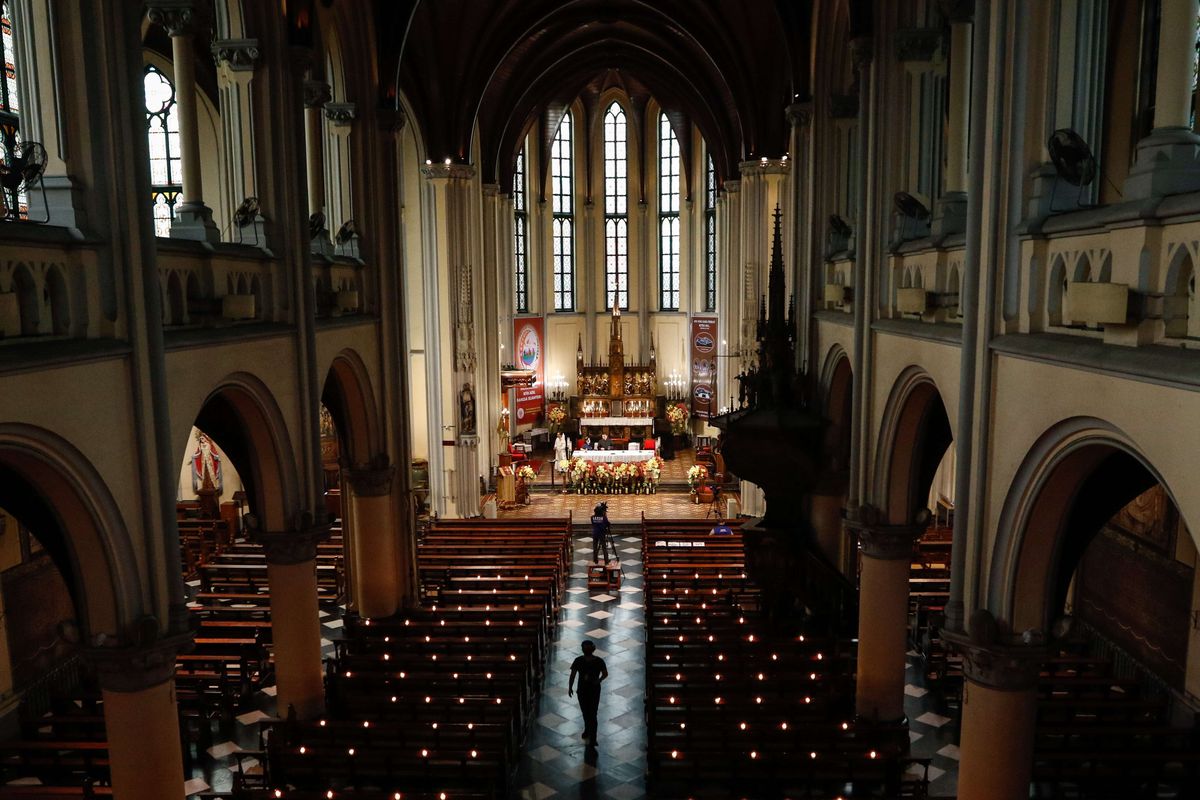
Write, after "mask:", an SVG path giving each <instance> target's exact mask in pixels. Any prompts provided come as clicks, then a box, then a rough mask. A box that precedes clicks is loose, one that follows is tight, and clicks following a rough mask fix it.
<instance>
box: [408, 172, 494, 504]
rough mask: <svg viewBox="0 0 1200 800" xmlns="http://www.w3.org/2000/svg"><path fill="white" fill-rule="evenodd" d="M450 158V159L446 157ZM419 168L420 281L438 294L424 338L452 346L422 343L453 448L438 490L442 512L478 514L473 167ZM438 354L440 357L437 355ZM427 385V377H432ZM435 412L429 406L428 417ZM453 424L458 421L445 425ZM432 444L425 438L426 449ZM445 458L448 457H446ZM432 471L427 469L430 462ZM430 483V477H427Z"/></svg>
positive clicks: (477, 251) (444, 437)
mask: <svg viewBox="0 0 1200 800" xmlns="http://www.w3.org/2000/svg"><path fill="white" fill-rule="evenodd" d="M447 161H449V159H447ZM421 171H422V173H423V174H424V175H425V177H426V178H427V179H428V180H427V184H426V186H427V188H428V194H427V198H428V199H427V206H426V207H427V209H428V211H429V218H430V221H431V225H430V228H431V229H430V231H429V233H430V239H431V241H429V242H428V243H427V247H426V250H425V252H426V258H427V264H426V284H427V286H430V287H436V290H437V294H436V296H434V297H432V298H430V301H429V302H430V305H432V304H436V308H433V307H429V306H427V312H426V324H427V326H430V327H431V328H432V329H427V331H426V342H427V343H430V342H433V341H434V340H436V341H437V345H436V347H437V348H441V347H443V346H444V347H447V348H451V350H452V353H453V358H447V357H446V356H445V355H444V354H443V355H439V354H440V353H442V351H441V350H440V349H437V350H436V352H434V348H433V347H430V346H429V345H428V344H427V348H426V358H427V359H431V360H430V363H432V364H438V365H439V366H438V367H437V369H438V370H439V371H440V374H439V379H440V382H441V392H442V394H441V397H439V398H438V402H439V403H440V406H441V411H442V415H443V426H442V429H441V430H440V431H438V434H439V435H440V438H441V441H442V443H443V447H452V448H453V462H452V463H453V465H454V466H453V477H450V476H446V475H443V476H441V477H440V480H441V482H442V492H443V493H446V490H448V489H450V488H451V486H453V491H452V493H449V494H450V496H449V497H445V496H444V495H443V499H442V501H441V503H442V509H443V515H444V516H450V517H455V516H458V517H475V516H478V515H479V511H480V509H479V497H480V495H479V481H480V478H481V476H482V474H483V470H482V469H481V465H480V463H479V421H480V420H481V419H486V415H484V414H481V413H480V411H479V407H478V402H477V401H478V399H479V398H484V399H486V398H487V397H488V393H487V392H486V391H483V390H480V389H479V387H480V386H481V383H480V374H479V357H478V353H479V338H480V332H479V327H480V324H479V323H480V320H482V318H483V314H482V311H481V308H482V305H481V304H482V302H483V299H482V292H481V291H479V290H478V288H477V287H479V286H480V285H481V278H480V275H479V264H480V262H481V260H482V259H481V250H482V248H481V246H480V243H479V236H480V232H479V229H478V227H477V226H476V225H475V220H476V219H477V218H476V217H475V215H474V209H477V203H476V201H475V200H474V199H473V198H474V197H477V195H473V191H475V182H474V178H475V169H474V168H473V167H471V166H470V165H467V164H454V163H445V164H426V165H425V167H423V168H422V170H421ZM439 359H440V360H439ZM431 382H432V381H431ZM433 414H434V412H433V410H432V409H431V410H430V415H431V417H432V415H433ZM447 422H451V423H453V422H457V424H445V423H447ZM433 446H434V442H433V441H431V442H430V447H431V448H432V447H433ZM447 460H449V459H447ZM430 466H431V468H432V466H433V464H432V459H431V464H430ZM430 479H431V481H432V480H433V479H434V476H433V475H432V472H431V475H430Z"/></svg>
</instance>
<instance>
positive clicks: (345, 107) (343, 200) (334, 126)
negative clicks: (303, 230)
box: [321, 103, 358, 258]
mask: <svg viewBox="0 0 1200 800" xmlns="http://www.w3.org/2000/svg"><path fill="white" fill-rule="evenodd" d="M357 117H358V110H357V107H356V106H355V105H354V103H326V104H325V120H326V123H327V124H328V126H329V133H330V134H331V137H332V143H331V150H332V152H329V153H324V152H322V154H321V158H322V162H324V161H326V160H328V161H329V163H330V164H340V165H342V166H346V164H347V162H346V161H345V160H344V159H343V158H342V151H346V150H349V149H350V134H351V133H353V132H354V120H355V119H356V118H357ZM339 170H340V168H339ZM339 170H333V171H331V174H333V175H338V174H339ZM340 177H341V183H340V185H337V186H330V187H328V190H329V191H328V193H327V194H326V197H325V206H326V212H325V216H326V225H327V226H328V227H330V228H332V227H333V226H334V225H337V226H338V229H339V230H340V229H341V226H342V225H344V224H345V223H346V222H349V221H351V220H352V219H353V216H354V215H353V206H352V204H351V198H350V176H349V175H340ZM329 194H332V195H333V197H332V198H331V197H329V196H328V195H329ZM333 212H336V217H334V218H332V219H330V217H331V216H332V215H333ZM335 245H336V252H337V254H338V255H339V256H347V257H349V258H358V236H354V237H352V238H351V239H350V240H349V241H345V242H342V243H336V242H335Z"/></svg>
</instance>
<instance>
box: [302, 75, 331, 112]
mask: <svg viewBox="0 0 1200 800" xmlns="http://www.w3.org/2000/svg"><path fill="white" fill-rule="evenodd" d="M332 91H333V90H332V89H331V88H330V87H329V84H328V83H325V82H324V81H305V82H304V107H305V108H321V107H322V106H324V105H325V104H326V103H328V102H329V100H330V98H331V97H332V96H333V94H332Z"/></svg>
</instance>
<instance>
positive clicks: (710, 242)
mask: <svg viewBox="0 0 1200 800" xmlns="http://www.w3.org/2000/svg"><path fill="white" fill-rule="evenodd" d="M704 310H705V311H716V310H717V168H716V165H715V164H713V160H712V155H711V154H710V155H709V156H708V168H707V169H706V170H705V179H704Z"/></svg>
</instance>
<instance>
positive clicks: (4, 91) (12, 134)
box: [0, 2, 29, 219]
mask: <svg viewBox="0 0 1200 800" xmlns="http://www.w3.org/2000/svg"><path fill="white" fill-rule="evenodd" d="M0 39H2V44H3V49H4V80H3V82H0V159H3V161H4V163H5V164H8V163H10V159H11V158H12V156H13V155H14V154H15V152H16V149H17V146H18V145H19V144H20V143H21V127H20V117H19V114H20V111H21V102H20V98H19V97H18V96H17V61H16V47H15V46H14V42H13V19H12V3H8V2H4V3H0ZM4 205H5V207H6V208H7V209H9V212H8V214H9V216H12V209H16V210H17V214H16V216H19V217H20V218H22V219H24V218H25V217H27V216H28V215H29V204H28V201H27V198H26V197H25V192H24V190H23V189H22V190H17V191H10V190H8V189H6V190H4Z"/></svg>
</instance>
